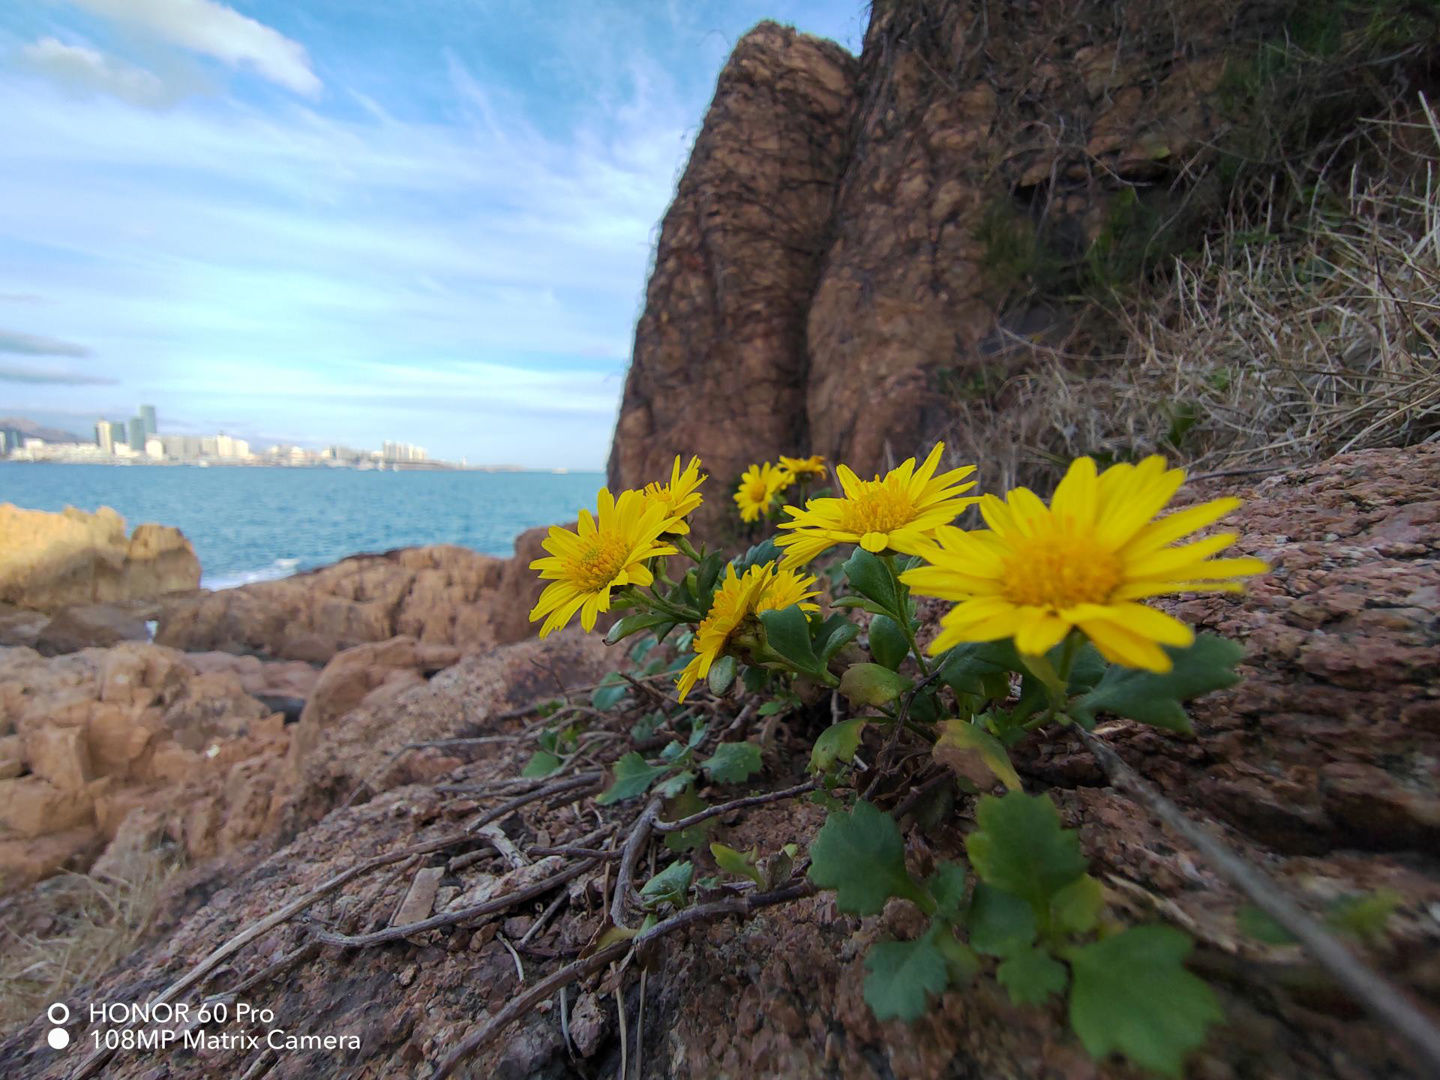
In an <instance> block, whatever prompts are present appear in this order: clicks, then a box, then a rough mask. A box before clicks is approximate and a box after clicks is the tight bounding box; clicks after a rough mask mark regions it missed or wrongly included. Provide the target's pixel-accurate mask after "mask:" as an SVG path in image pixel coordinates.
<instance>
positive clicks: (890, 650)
mask: <svg viewBox="0 0 1440 1080" xmlns="http://www.w3.org/2000/svg"><path fill="white" fill-rule="evenodd" d="M870 655H871V656H872V657H873V658H874V660H875V662H876V663H877V664H879V665H881V666H882V667H887V668H889V669H890V670H891V671H899V670H900V665H901V664H902V663H904V662H905V657H907V656H909V655H910V642H909V641H907V640H906V638H905V634H904V632H903V631H901V629H900V624H899V623H897V622H896V621H895V620H894V619H892V618H891V617H890V616H889V615H876V616H875V617H874V618H873V619H871V620H870Z"/></svg>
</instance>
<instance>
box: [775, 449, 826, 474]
mask: <svg viewBox="0 0 1440 1080" xmlns="http://www.w3.org/2000/svg"><path fill="white" fill-rule="evenodd" d="M780 468H782V469H784V470H785V471H786V472H787V473H789V474H790V475H791V476H792V477H794V478H795V479H799V478H800V477H802V476H816V477H820V478H821V479H823V478H824V476H825V459H824V458H823V457H822V456H821V455H819V454H811V455H810V456H809V457H808V458H793V457H786V456H785V455H784V454H781V455H780Z"/></svg>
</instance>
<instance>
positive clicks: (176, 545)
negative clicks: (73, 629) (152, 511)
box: [0, 503, 200, 611]
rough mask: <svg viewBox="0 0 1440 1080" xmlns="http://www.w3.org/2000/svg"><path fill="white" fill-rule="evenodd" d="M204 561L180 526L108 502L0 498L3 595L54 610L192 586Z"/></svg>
mask: <svg viewBox="0 0 1440 1080" xmlns="http://www.w3.org/2000/svg"><path fill="white" fill-rule="evenodd" d="M199 585H200V563H199V561H198V560H197V559H196V558H195V552H194V549H193V548H191V546H190V542H189V541H188V540H186V539H185V537H184V536H183V535H182V534H181V533H180V531H179V530H178V529H172V528H170V527H168V526H164V525H140V526H137V527H136V529H135V532H134V535H132V536H131V537H130V538H129V539H128V540H127V538H126V536H125V519H124V518H122V517H121V516H120V515H119V514H117V513H115V511H114V510H111V509H110V508H109V507H101V508H100V509H99V510H98V511H96V512H95V513H94V514H87V513H85V512H84V511H83V510H77V509H75V508H74V507H66V509H65V510H64V511H62V512H61V513H58V514H50V513H46V512H44V511H41V510H21V509H20V508H19V507H16V506H14V505H12V504H10V503H0V602H4V603H8V604H14V605H16V606H18V607H22V608H33V609H38V610H43V611H53V610H55V609H57V608H61V607H65V606H68V605H73V604H97V603H100V604H114V603H123V602H126V601H132V600H140V599H149V598H151V597H155V596H160V595H162V594H165V593H171V592H182V591H189V590H193V589H196V588H198V587H199Z"/></svg>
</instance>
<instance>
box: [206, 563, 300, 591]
mask: <svg viewBox="0 0 1440 1080" xmlns="http://www.w3.org/2000/svg"><path fill="white" fill-rule="evenodd" d="M299 565H300V560H299V559H276V560H275V561H274V562H273V563H271V564H270V565H269V566H263V567H261V568H260V569H259V570H242V571H240V572H239V573H237V574H216V575H213V576H209V575H202V576H201V578H200V587H201V588H202V589H210V590H211V591H212V592H213V591H218V590H220V589H235V588H239V587H240V586H241V585H253V584H255V582H257V581H279V580H280V579H281V578H287V577H289V576H290V575H291V574H293V573H295V568H296V567H297V566H299Z"/></svg>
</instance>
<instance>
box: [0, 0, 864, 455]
mask: <svg viewBox="0 0 1440 1080" xmlns="http://www.w3.org/2000/svg"><path fill="white" fill-rule="evenodd" d="M766 17H769V18H775V19H778V20H780V21H784V22H790V23H793V24H795V25H797V26H798V27H799V28H800V29H802V30H805V31H808V32H812V33H817V34H820V35H823V36H826V37H831V38H835V39H837V40H839V41H841V43H842V44H844V45H846V46H847V47H849V48H850V49H852V51H853V50H855V49H857V48H858V45H859V39H860V35H861V33H862V32H863V29H864V5H863V3H861V2H860V0H844V2H841V0H729V2H726V3H720V2H719V0H696V2H695V3H689V4H683V5H680V4H673V3H671V4H657V5H631V4H626V3H622V2H620V0H601V2H599V3H596V4H593V5H584V6H575V7H573V8H567V9H566V10H564V11H561V10H558V9H556V10H552V9H549V8H546V7H544V6H535V5H524V4H519V3H516V2H514V0H500V2H498V3H496V4H487V5H470V6H466V5H459V6H455V5H416V6H404V5H401V6H396V5H389V4H381V3H378V2H374V0H357V2H356V3H354V4H348V5H322V4H319V3H314V2H305V0H299V2H297V3H294V4H280V3H279V2H278V0H254V2H248V3H246V4H245V5H244V10H243V12H242V11H240V10H237V9H236V8H233V7H230V6H227V5H226V4H224V3H221V2H218V0H204V2H200V3H196V2H189V0H149V2H147V3H145V4H143V5H120V4H116V3H114V2H113V0H57V2H55V3H52V4H34V5H0V103H3V106H4V107H0V143H3V144H4V145H5V146H6V147H7V159H6V168H5V169H4V170H3V172H0V414H4V413H12V412H13V413H19V414H24V415H28V416H34V417H36V418H37V419H39V420H41V421H42V422H44V423H47V424H54V425H57V426H63V427H68V428H69V429H71V430H76V431H79V432H83V431H88V430H89V429H90V427H91V425H92V424H93V422H94V420H95V418H96V417H97V416H102V415H103V416H106V417H107V418H118V417H119V416H121V415H124V416H126V417H127V418H128V416H129V415H130V412H129V409H130V408H131V406H129V405H128V404H127V403H128V402H132V401H147V402H149V401H154V402H155V403H156V404H157V405H159V406H160V407H161V412H162V414H164V415H169V416H170V417H172V418H173V419H172V421H170V423H171V424H172V425H173V426H174V428H175V429H176V430H180V431H183V432H184V433H187V434H204V433H206V432H215V431H219V430H225V431H234V432H238V433H242V434H243V436H244V437H246V438H249V439H251V440H252V441H255V442H266V441H274V442H288V443H292V444H296V445H310V446H314V445H319V444H322V443H324V442H326V441H335V442H341V443H350V444H356V443H362V442H363V443H365V444H369V445H373V442H372V440H373V438H374V433H376V432H384V433H386V435H385V437H387V438H390V439H395V440H406V441H409V442H412V443H424V444H426V445H427V446H429V447H430V448H431V450H432V452H434V453H436V454H437V455H439V456H442V457H448V458H458V457H461V456H468V457H470V458H471V459H472V460H492V461H518V462H520V463H521V464H529V465H535V466H569V467H577V468H582V467H588V468H594V467H599V466H601V465H603V463H604V460H605V456H606V453H607V451H608V446H609V442H610V437H611V434H612V432H613V427H614V419H615V412H616V404H617V402H618V399H619V395H620V392H621V389H622V385H623V376H624V372H625V368H626V365H627V363H628V360H629V351H630V344H631V337H632V334H633V327H634V320H635V317H636V315H637V313H638V311H639V309H640V307H641V305H642V303H643V298H644V290H645V285H646V276H647V272H648V264H649V260H650V258H651V256H652V240H653V235H654V230H655V229H656V227H657V225H658V222H659V220H660V218H661V216H662V214H663V213H664V211H665V208H666V206H667V205H668V203H669V201H670V199H671V197H672V195H673V190H674V184H675V181H676V179H677V177H678V175H679V172H680V170H681V168H682V167H683V165H684V162H685V160H686V158H687V157H688V153H689V149H690V144H691V142H692V140H693V138H694V135H695V133H696V132H697V131H698V129H699V125H700V122H701V120H702V119H703V116H704V112H705V109H706V106H707V104H708V102H709V100H710V97H711V95H712V94H713V92H714V86H715V77H716V75H717V74H718V72H719V69H720V67H721V65H722V64H723V63H724V61H725V59H726V57H727V55H728V53H729V51H730V49H731V47H732V46H733V44H734V42H735V41H736V40H737V39H738V37H739V36H740V35H741V34H742V33H744V32H745V31H746V30H747V29H749V27H750V26H751V25H753V24H754V23H755V22H756V21H758V20H759V19H761V18H766ZM241 30H243V31H244V33H243V34H240V33H239V31H241ZM217 40H233V41H240V42H242V45H241V46H237V47H236V49H234V50H230V51H223V50H216V49H215V48H214V47H213V46H211V45H208V44H207V43H209V42H214V41H217Z"/></svg>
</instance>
